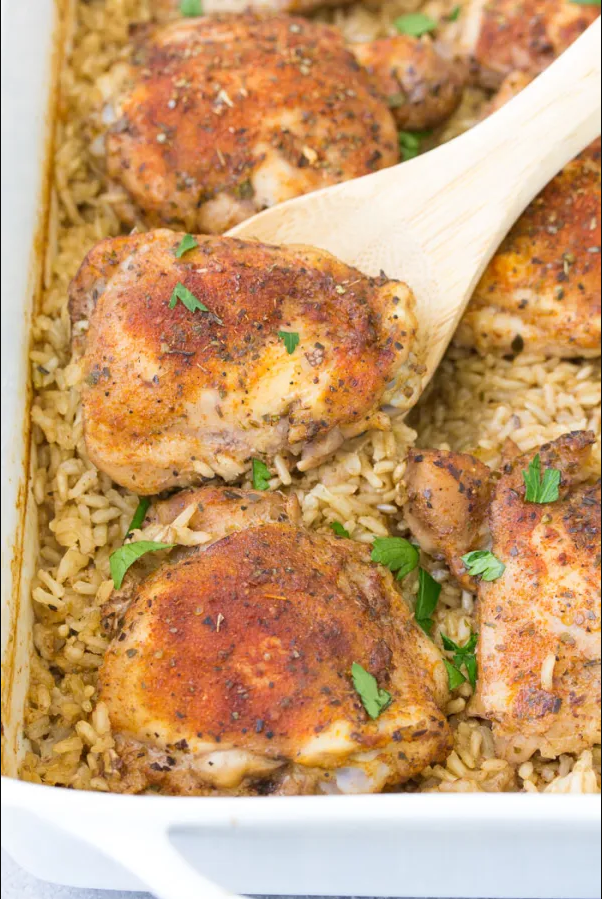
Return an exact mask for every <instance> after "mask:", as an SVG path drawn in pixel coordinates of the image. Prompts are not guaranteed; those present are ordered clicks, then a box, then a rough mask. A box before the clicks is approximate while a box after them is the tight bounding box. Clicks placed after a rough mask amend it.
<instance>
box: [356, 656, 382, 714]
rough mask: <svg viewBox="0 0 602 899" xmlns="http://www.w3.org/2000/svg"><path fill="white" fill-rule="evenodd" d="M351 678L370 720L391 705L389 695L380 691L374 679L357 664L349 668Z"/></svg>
mask: <svg viewBox="0 0 602 899" xmlns="http://www.w3.org/2000/svg"><path fill="white" fill-rule="evenodd" d="M351 677H352V679H353V686H354V687H355V689H356V691H357V693H358V694H359V697H360V699H361V700H362V705H363V706H364V708H365V709H366V712H367V713H368V715H369V716H370V717H371V718H373V719H376V718H378V716H379V715H381V714H382V713H383V712H384V711H385V709H387V708H389V706H390V705H391V699H392V696H391V694H390V693H389V692H388V691H387V690H381V689H380V687H379V686H378V683H377V682H376V678H375V677H374V676H373V675H372V674H370V672H369V671H366V669H365V668H363V667H362V666H361V665H360V664H359V663H358V662H354V663H353V665H352V666H351Z"/></svg>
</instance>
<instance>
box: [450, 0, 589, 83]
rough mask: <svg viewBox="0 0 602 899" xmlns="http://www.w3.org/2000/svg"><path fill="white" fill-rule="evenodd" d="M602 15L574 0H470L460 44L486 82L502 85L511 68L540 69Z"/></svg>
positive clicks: (520, 69)
mask: <svg viewBox="0 0 602 899" xmlns="http://www.w3.org/2000/svg"><path fill="white" fill-rule="evenodd" d="M599 15H600V10H599V7H597V6H595V5H586V4H583V3H575V2H572V0H469V2H468V3H467V4H466V5H465V10H464V12H463V14H462V22H463V26H462V37H461V44H462V48H463V50H464V51H465V52H466V53H467V54H468V55H469V56H470V58H471V59H472V61H473V63H474V65H475V66H476V68H477V71H478V76H479V79H480V81H481V83H482V84H484V85H485V86H487V87H498V86H499V84H500V83H501V81H502V80H503V79H504V77H505V76H506V75H508V74H510V72H514V71H523V72H530V73H531V74H533V75H537V74H539V73H540V72H541V71H543V69H545V68H546V67H547V66H549V65H550V63H552V62H554V60H555V59H556V57H557V56H559V55H560V54H561V53H562V52H563V51H564V50H566V49H567V47H569V46H570V45H571V44H572V43H573V41H575V40H576V39H577V38H578V37H579V35H580V34H582V33H583V32H584V31H585V29H586V28H587V27H588V26H589V25H591V23H592V22H593V21H595V19H596V18H597V16H599Z"/></svg>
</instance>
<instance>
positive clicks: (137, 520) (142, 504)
mask: <svg viewBox="0 0 602 899" xmlns="http://www.w3.org/2000/svg"><path fill="white" fill-rule="evenodd" d="M150 504H151V501H150V496H143V497H142V498H141V499H140V500H139V501H138V507H137V509H136V511H135V512H134V517H133V518H132V520H131V522H130V526H129V528H128V529H127V534H126V537H129V536H130V534H131V533H132V531H137V530H138V528H139V527H140V525H141V524H142V522H143V521H144V519H145V518H146V513H147V512H148V507H149V506H150Z"/></svg>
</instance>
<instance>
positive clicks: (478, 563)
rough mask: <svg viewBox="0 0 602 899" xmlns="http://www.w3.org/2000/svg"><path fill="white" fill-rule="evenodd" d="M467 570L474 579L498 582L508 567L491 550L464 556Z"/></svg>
mask: <svg viewBox="0 0 602 899" xmlns="http://www.w3.org/2000/svg"><path fill="white" fill-rule="evenodd" d="M462 561H463V562H464V565H465V566H466V570H467V571H468V573H469V574H470V575H472V577H480V578H481V580H482V581H497V579H498V578H499V577H501V576H502V575H503V573H504V571H505V570H506V566H505V565H504V563H503V562H502V561H500V559H498V557H497V556H494V555H493V553H492V552H489V550H484V549H479V550H476V552H472V553H467V554H466V555H465V556H462Z"/></svg>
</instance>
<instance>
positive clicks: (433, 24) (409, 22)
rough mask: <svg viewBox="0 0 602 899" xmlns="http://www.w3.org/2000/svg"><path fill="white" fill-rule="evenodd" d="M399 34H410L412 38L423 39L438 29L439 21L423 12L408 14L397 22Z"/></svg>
mask: <svg viewBox="0 0 602 899" xmlns="http://www.w3.org/2000/svg"><path fill="white" fill-rule="evenodd" d="M395 28H396V29H397V32H398V34H409V35H410V37H422V35H423V34H429V33H430V32H431V31H435V30H436V29H437V21H436V20H435V19H432V18H431V17H430V16H426V15H425V14H424V13H421V12H410V13H406V15H405V16H400V17H399V18H398V19H396V20H395Z"/></svg>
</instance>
